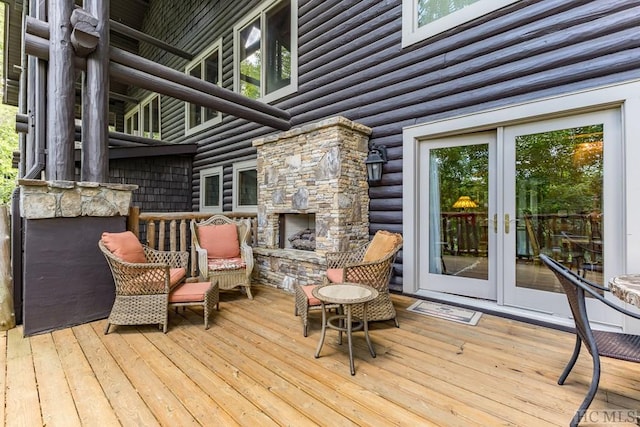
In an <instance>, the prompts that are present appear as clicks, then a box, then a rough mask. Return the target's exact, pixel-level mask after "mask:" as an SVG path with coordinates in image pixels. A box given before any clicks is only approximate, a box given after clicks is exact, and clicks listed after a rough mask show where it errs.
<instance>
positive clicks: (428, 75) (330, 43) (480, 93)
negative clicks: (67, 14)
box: [141, 0, 640, 290]
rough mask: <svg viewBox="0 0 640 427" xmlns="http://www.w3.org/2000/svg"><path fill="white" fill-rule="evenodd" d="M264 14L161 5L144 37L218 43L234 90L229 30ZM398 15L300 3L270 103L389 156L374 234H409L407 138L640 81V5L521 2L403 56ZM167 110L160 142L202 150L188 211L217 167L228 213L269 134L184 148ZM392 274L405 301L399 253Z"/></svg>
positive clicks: (230, 129) (236, 122) (237, 126)
mask: <svg viewBox="0 0 640 427" xmlns="http://www.w3.org/2000/svg"><path fill="white" fill-rule="evenodd" d="M260 3H261V2H259V1H257V0H252V1H246V2H223V1H214V2H186V3H185V2H181V3H175V2H173V1H170V0H159V1H154V2H151V3H150V6H149V9H148V12H147V15H146V18H145V22H144V25H143V27H144V28H143V30H144V31H145V32H146V33H148V34H150V35H152V36H155V37H158V38H162V39H163V40H165V41H167V42H168V43H171V44H173V45H175V46H177V47H179V48H182V49H185V50H188V51H190V52H193V53H194V54H198V53H200V52H201V51H202V50H203V49H205V48H206V47H208V46H209V45H210V44H211V43H212V42H213V41H215V40H216V39H218V38H221V39H222V55H223V58H222V62H223V63H222V69H223V74H222V85H223V87H225V88H228V89H232V88H233V26H234V25H235V24H236V23H237V22H238V21H240V20H241V19H242V18H243V17H244V16H246V14H247V13H249V12H250V11H251V10H252V9H253V8H255V7H256V6H258V5H259V4H260ZM401 9H402V1H401V0H385V1H377V0H361V1H350V2H344V1H339V0H322V1H321V0H299V1H298V34H299V37H298V55H299V58H298V64H299V68H298V73H299V77H298V91H297V92H296V93H295V94H293V95H291V96H288V97H286V98H283V99H281V100H278V101H275V102H273V103H272V105H274V106H277V107H279V108H282V109H284V110H287V111H289V112H290V113H291V116H292V124H293V126H300V125H303V124H307V123H312V122H316V121H318V120H321V119H324V118H327V117H332V116H337V115H342V116H345V117H346V118H348V119H349V120H353V121H356V122H359V123H362V124H364V125H366V126H369V127H371V128H372V129H373V134H372V139H371V141H372V142H374V143H377V144H383V145H385V146H387V148H388V154H389V162H388V163H387V164H385V166H384V175H383V178H382V181H381V182H379V183H376V184H372V186H371V188H370V197H371V205H370V222H371V228H370V232H371V234H373V233H375V232H376V231H377V230H379V229H388V230H391V231H396V232H403V227H402V197H403V194H402V128H403V127H405V126H408V125H413V124H416V123H424V122H428V121H433V120H437V119H444V118H449V117H454V116H458V115H461V114H468V113H472V112H476V111H481V110H486V109H489V108H495V107H500V106H508V105H512V104H516V103H521V102H524V101H528V100H533V99H538V98H541V97H546V96H550V95H557V94H562V93H569V92H573V91H576V90H581V89H587V88H591V87H597V86H602V85H606V84H610V83H615V82H620V81H625V80H629V79H636V78H640V34H638V31H637V28H638V25H640V0H627V1H624V2H610V1H605V0H594V1H589V2H585V1H581V0H542V1H530V0H522V1H518V2H516V3H513V4H512V5H510V6H507V7H505V8H503V9H500V10H498V11H495V12H492V13H490V14H488V15H486V16H483V17H481V18H479V19H476V20H474V21H471V22H468V23H465V24H463V25H461V26H459V27H456V28H453V29H451V30H448V31H445V32H443V33H442V34H439V35H437V36H434V37H432V38H430V39H427V40H425V41H422V42H419V43H416V44H413V45H411V46H408V47H406V48H403V47H402V41H401V37H402V34H401V33H402V11H401ZM169 18H170V19H169ZM141 52H142V54H143V55H144V56H146V57H148V58H149V59H152V60H154V61H158V62H160V63H163V64H164V65H168V66H171V67H173V68H175V69H178V70H184V65H185V64H186V60H184V59H183V58H179V57H176V56H174V55H171V54H168V53H166V52H162V51H160V50H159V49H157V48H155V47H153V46H147V45H145V44H144V43H141ZM162 103H163V104H162V125H163V129H162V133H163V137H164V138H165V139H166V140H170V141H175V142H197V143H198V145H199V148H198V152H197V154H196V156H195V158H194V163H193V174H192V179H193V181H192V186H191V191H192V199H193V205H192V207H193V209H194V210H197V209H198V206H199V189H200V183H199V171H200V170H201V169H204V168H208V167H211V166H213V165H222V166H223V167H224V192H223V204H224V209H225V210H230V209H231V165H232V163H233V162H234V161H238V160H245V159H246V158H251V157H252V156H255V149H254V148H253V147H252V146H251V141H252V140H253V139H256V138H258V137H262V136H265V135H267V134H271V133H273V132H274V131H273V130H272V129H270V128H267V127H264V126H260V125H256V124H253V123H249V122H247V121H245V120H241V119H236V118H234V117H232V116H226V115H225V116H224V117H223V120H222V122H221V123H220V124H218V125H216V126H215V127H212V128H210V129H206V130H204V131H202V132H201V133H198V134H195V135H189V136H188V137H187V136H185V132H184V103H183V102H181V101H178V100H174V99H171V98H168V97H164V96H163V97H162ZM404 232H405V233H406V232H411V231H410V230H404ZM395 273H396V274H395V275H394V277H393V279H392V287H393V288H394V289H397V290H401V288H402V253H400V255H399V257H398V262H397V264H396V269H395Z"/></svg>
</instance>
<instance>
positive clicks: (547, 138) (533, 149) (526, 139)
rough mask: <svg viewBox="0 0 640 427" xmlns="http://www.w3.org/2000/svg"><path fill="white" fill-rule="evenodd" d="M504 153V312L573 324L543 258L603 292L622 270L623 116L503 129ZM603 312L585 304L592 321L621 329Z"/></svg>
mask: <svg viewBox="0 0 640 427" xmlns="http://www.w3.org/2000/svg"><path fill="white" fill-rule="evenodd" d="M502 152H503V153H504V162H503V168H504V173H503V176H504V179H503V184H502V185H503V186H504V212H503V213H502V216H503V217H504V218H505V227H504V230H503V231H502V232H501V233H502V234H501V237H500V239H501V240H502V242H503V243H502V245H503V247H504V257H503V258H504V265H503V271H502V274H503V277H504V281H503V286H504V288H503V296H504V298H503V299H504V304H505V305H510V306H514V307H519V308H524V309H527V310H534V311H538V312H542V313H547V314H552V315H555V316H559V317H563V318H568V317H570V316H571V313H570V310H569V305H568V303H567V300H566V296H565V295H564V293H563V291H562V287H561V286H560V284H559V282H558V281H557V279H556V278H555V276H554V275H553V274H552V273H551V271H550V270H549V269H548V268H547V267H546V266H545V265H544V264H542V262H541V261H540V259H539V256H540V255H541V254H545V255H547V256H549V257H551V258H553V259H555V260H557V261H558V262H560V263H562V264H564V265H565V266H567V267H568V268H570V269H571V270H573V271H574V272H577V273H578V274H580V275H581V276H584V277H585V278H586V279H587V280H590V281H592V282H594V283H597V284H601V285H603V284H605V280H606V278H607V277H609V276H608V274H610V273H607V271H620V270H621V260H622V259H623V257H622V255H621V245H620V242H621V241H622V225H621V224H622V221H623V216H622V211H623V209H621V206H622V204H623V203H622V199H621V195H620V193H621V192H620V182H621V181H622V177H621V169H622V168H621V157H622V155H621V152H622V139H621V132H620V116H619V111H618V110H606V111H601V112H594V113H585V114H580V115H574V116H569V117H562V118H557V119H549V120H541V121H537V122H533V123H528V124H522V125H516V126H509V127H505V128H504V146H503V147H502ZM507 218H509V220H508V221H507ZM507 225H508V226H507ZM601 306H602V304H600V305H599V306H596V305H593V306H592V305H591V304H590V302H589V301H588V302H587V309H588V310H589V317H590V318H591V320H592V321H597V322H603V323H607V324H610V325H612V324H616V323H617V322H619V320H616V319H617V318H618V317H619V316H618V317H616V318H614V317H615V316H613V314H612V313H610V311H611V310H605V309H604V308H602V307H601Z"/></svg>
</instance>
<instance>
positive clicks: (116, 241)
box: [102, 231, 147, 263]
mask: <svg viewBox="0 0 640 427" xmlns="http://www.w3.org/2000/svg"><path fill="white" fill-rule="evenodd" d="M102 243H104V245H105V246H106V247H107V249H109V250H110V251H111V253H113V254H114V255H115V256H117V257H118V258H120V259H121V260H123V261H125V262H133V263H144V262H147V257H146V256H145V255H144V249H142V243H140V241H139V240H138V238H137V237H136V235H135V234H133V233H132V232H131V231H124V232H122V233H108V232H106V231H105V232H104V233H102Z"/></svg>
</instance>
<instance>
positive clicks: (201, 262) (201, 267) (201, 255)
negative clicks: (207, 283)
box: [195, 245, 209, 279]
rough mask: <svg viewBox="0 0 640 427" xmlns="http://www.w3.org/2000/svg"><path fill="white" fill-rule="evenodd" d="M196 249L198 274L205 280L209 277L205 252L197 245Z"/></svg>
mask: <svg viewBox="0 0 640 427" xmlns="http://www.w3.org/2000/svg"><path fill="white" fill-rule="evenodd" d="M195 247H196V256H197V258H198V260H197V261H198V272H199V273H200V274H199V275H200V277H202V278H203V279H207V278H208V277H209V262H208V257H207V250H206V249H203V248H201V247H200V246H199V245H195Z"/></svg>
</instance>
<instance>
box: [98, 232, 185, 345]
mask: <svg viewBox="0 0 640 427" xmlns="http://www.w3.org/2000/svg"><path fill="white" fill-rule="evenodd" d="M122 242H126V245H128V246H129V249H130V248H131V247H132V246H133V247H135V255H132V252H131V251H130V250H122V249H121V247H119V246H120V243H122ZM136 243H137V245H136ZM98 247H99V248H100V250H101V251H102V253H103V254H104V256H105V258H106V260H107V263H108V264H109V268H110V269H111V273H112V274H113V280H114V282H115V292H116V297H115V301H114V303H113V307H112V308H111V314H109V318H108V320H107V325H106V326H105V329H104V333H105V334H107V333H109V327H110V326H111V325H146V324H152V323H157V324H159V325H161V326H162V331H163V332H165V333H166V332H167V323H168V322H167V319H168V308H169V292H170V290H171V289H172V288H173V287H175V286H177V285H178V284H180V283H182V282H183V281H184V280H185V278H186V272H187V266H188V263H189V253H188V252H177V251H175V252H172V251H158V250H155V249H152V248H150V247H148V246H144V245H142V244H141V243H140V242H139V241H138V239H137V238H136V237H135V235H134V234H133V233H131V232H130V231H127V232H125V233H103V234H102V238H101V239H100V241H99V242H98ZM131 261H134V262H131Z"/></svg>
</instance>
